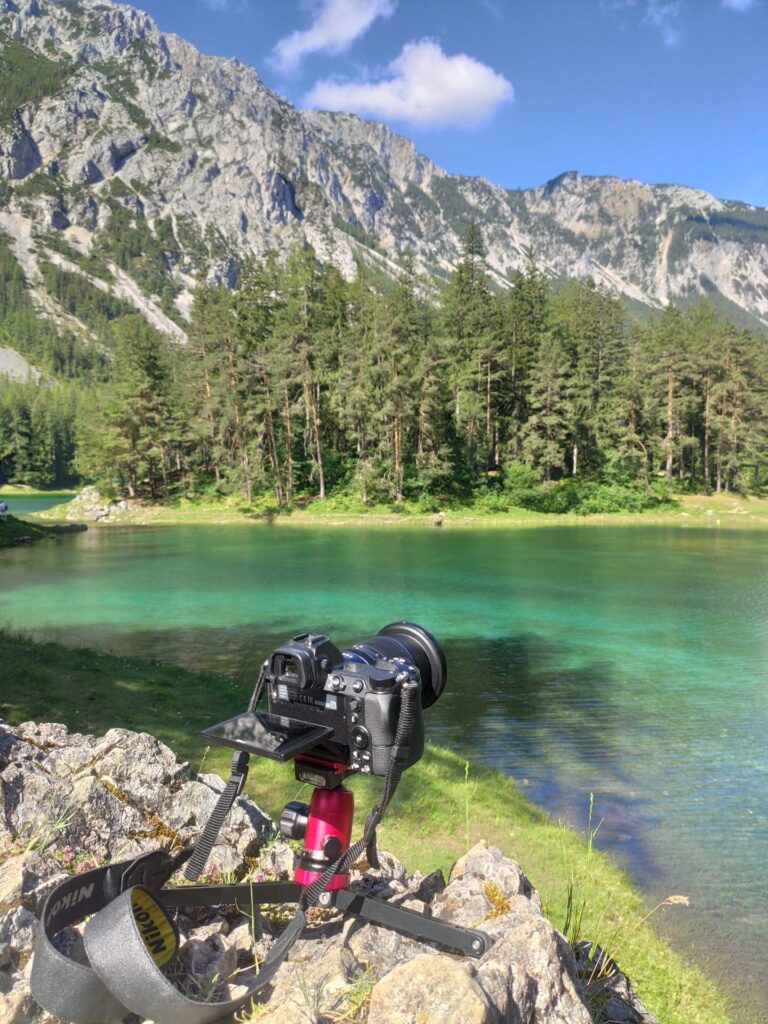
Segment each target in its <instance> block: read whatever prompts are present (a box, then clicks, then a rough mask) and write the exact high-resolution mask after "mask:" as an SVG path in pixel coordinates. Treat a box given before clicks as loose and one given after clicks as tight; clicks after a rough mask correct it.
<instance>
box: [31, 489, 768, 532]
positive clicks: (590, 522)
mask: <svg viewBox="0 0 768 1024" xmlns="http://www.w3.org/2000/svg"><path fill="white" fill-rule="evenodd" d="M677 500H678V506H677V507H676V508H674V509H665V510H659V511H647V512H600V513H592V514H589V515H580V514H576V513H572V512H571V513H565V514H558V513H551V512H532V511H530V510H528V509H522V508H521V509H513V510H511V511H509V512H496V513H487V512H481V511H478V510H475V509H472V508H471V507H466V508H446V509H445V510H444V511H441V512H439V513H433V512H430V513H423V512H419V511H417V507H416V506H415V505H404V506H402V507H401V508H400V509H399V510H397V511H395V510H393V506H391V505H380V506H373V507H371V508H369V509H367V510H366V509H365V507H364V506H363V505H362V503H354V502H351V501H349V500H344V501H338V500H337V499H334V498H327V499H326V500H325V501H319V500H313V499H307V500H306V501H304V502H303V503H302V505H301V506H300V507H295V508H293V509H290V510H287V509H285V510H278V509H277V508H276V507H275V506H274V503H273V502H271V501H270V499H269V498H261V499H257V500H255V501H254V502H253V503H252V504H250V505H246V504H245V503H244V502H243V500H242V498H239V497H228V498H194V499H192V498H180V499H178V500H176V501H174V502H171V503H168V504H165V505H150V504H145V503H143V502H136V503H135V504H134V505H133V507H132V508H130V509H129V510H128V511H126V512H121V513H117V514H115V515H114V516H113V517H112V520H111V521H113V522H115V523H121V524H123V525H131V524H133V525H137V526H141V525H148V524H153V525H158V526H159V525H169V526H170V525H194V524H200V525H203V526H211V525H228V524H236V523H241V524H242V523H249V522H250V523H254V524H261V525H265V524H273V525H279V526H313V525H319V526H334V527H335V526H366V527H367V526H394V525H398V526H403V527H424V526H429V527H433V526H434V525H435V523H436V517H437V519H439V522H440V525H441V526H442V528H444V529H465V528H473V527H474V528H477V527H479V528H482V529H505V528H509V527H534V526H585V527H589V526H682V527H698V528H701V527H704V526H705V527H708V528H710V527H718V528H724V529H733V528H737V529H766V528H768V499H766V498H754V497H753V498H743V497H739V496H735V495H732V494H719V495H716V494H712V495H681V496H679V497H678V499H677ZM66 514H67V507H66V506H65V505H58V506H56V507H55V508H52V509H48V510H47V511H45V512H41V513H37V515H38V516H39V517H40V518H41V519H47V520H53V521H56V520H63V519H64V518H65V517H66Z"/></svg>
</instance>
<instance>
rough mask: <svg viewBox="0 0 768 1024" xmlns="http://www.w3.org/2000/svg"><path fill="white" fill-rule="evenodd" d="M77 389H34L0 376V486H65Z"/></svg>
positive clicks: (70, 475) (70, 460)
mask: <svg viewBox="0 0 768 1024" xmlns="http://www.w3.org/2000/svg"><path fill="white" fill-rule="evenodd" d="M77 396H78V388H77V386H76V385H74V384H71V383H69V382H62V383H59V384H56V385H53V386H49V387H45V386H38V385H37V384H35V383H33V382H29V383H12V382H10V381H8V380H6V379H5V378H4V377H1V376H0V484H2V483H5V481H6V480H11V479H12V480H13V481H14V482H15V483H18V484H29V485H34V486H44V487H45V486H51V485H54V484H58V485H62V484H69V483H71V482H73V481H74V480H75V475H74V472H73V460H74V455H75V447H74V444H75V442H74V425H75V415H76V411H77Z"/></svg>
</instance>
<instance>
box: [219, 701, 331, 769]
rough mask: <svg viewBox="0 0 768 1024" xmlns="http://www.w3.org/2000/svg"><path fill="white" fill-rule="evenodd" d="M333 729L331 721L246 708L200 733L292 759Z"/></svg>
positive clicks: (226, 743)
mask: <svg viewBox="0 0 768 1024" xmlns="http://www.w3.org/2000/svg"><path fill="white" fill-rule="evenodd" d="M332 733H333V729H332V728H330V727H329V726H327V725H307V724H306V723H304V722H296V721H294V720H293V719H291V718H282V717H278V716H277V715H266V714H264V713H263V712H260V711H246V712H245V714H242V715H237V717H235V718H228V719H227V721H226V722H219V724H218V725H212V726H211V727H210V728H209V729H203V731H202V732H201V733H200V735H201V736H202V737H203V739H206V740H210V741H211V743H221V744H223V745H224V746H226V747H234V748H235V749H236V750H245V751H247V752H248V753H249V754H260V755H261V756H262V757H271V758H272V760H273V761H288V760H289V759H290V758H292V757H295V756H296V755H297V754H301V753H303V752H304V751H305V750H309V749H310V747H313V746H314V745H315V744H316V743H319V742H320V740H323V739H326V738H327V737H328V736H330V735H332Z"/></svg>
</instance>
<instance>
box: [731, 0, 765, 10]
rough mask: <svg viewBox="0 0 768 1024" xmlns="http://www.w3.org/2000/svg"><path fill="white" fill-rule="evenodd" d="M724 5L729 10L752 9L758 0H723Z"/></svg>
mask: <svg viewBox="0 0 768 1024" xmlns="http://www.w3.org/2000/svg"><path fill="white" fill-rule="evenodd" d="M723 7H727V8H728V10H729V11H751V10H752V8H753V7H757V0H723Z"/></svg>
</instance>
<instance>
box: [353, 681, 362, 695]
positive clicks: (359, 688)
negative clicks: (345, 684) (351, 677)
mask: <svg viewBox="0 0 768 1024" xmlns="http://www.w3.org/2000/svg"><path fill="white" fill-rule="evenodd" d="M352 689H353V690H354V691H355V693H361V692H362V689H363V681H362V679H356V680H355V681H354V683H352Z"/></svg>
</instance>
